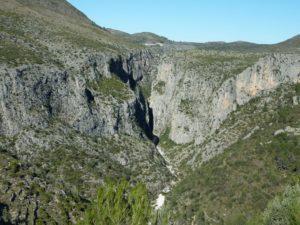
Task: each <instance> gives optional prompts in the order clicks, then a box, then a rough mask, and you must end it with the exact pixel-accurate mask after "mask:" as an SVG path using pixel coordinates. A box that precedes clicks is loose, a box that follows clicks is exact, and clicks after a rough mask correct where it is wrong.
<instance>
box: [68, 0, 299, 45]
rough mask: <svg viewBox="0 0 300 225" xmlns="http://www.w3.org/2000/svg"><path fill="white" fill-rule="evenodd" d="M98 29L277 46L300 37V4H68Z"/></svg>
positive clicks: (118, 0)
mask: <svg viewBox="0 0 300 225" xmlns="http://www.w3.org/2000/svg"><path fill="white" fill-rule="evenodd" d="M68 1H69V2H70V3H71V4H73V5H74V6H75V7H77V8H78V9H80V10H81V11H82V12H84V13H85V14H86V15H87V16H88V17H89V18H90V19H92V20H93V21H95V22H96V23H97V24H98V25H100V26H104V27H109V28H114V29H118V30H122V31H125V32H128V33H136V32H142V31H149V32H153V33H156V34H159V35H163V36H165V37H167V38H169V39H171V40H176V41H194V42H207V41H227V42H230V41H238V40H243V41H250V42H256V43H277V42H280V41H283V40H285V39H288V38H290V37H292V36H295V35H297V34H300V0H68Z"/></svg>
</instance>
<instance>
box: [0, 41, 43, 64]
mask: <svg viewBox="0 0 300 225" xmlns="http://www.w3.org/2000/svg"><path fill="white" fill-rule="evenodd" d="M0 62H3V63H7V64H9V65H12V66H18V65H22V64H28V63H31V64H42V63H43V60H42V56H41V55H39V54H38V53H37V52H35V51H33V50H31V49H30V48H28V47H25V46H24V45H20V44H17V43H14V42H12V41H7V40H3V41H1V42H0Z"/></svg>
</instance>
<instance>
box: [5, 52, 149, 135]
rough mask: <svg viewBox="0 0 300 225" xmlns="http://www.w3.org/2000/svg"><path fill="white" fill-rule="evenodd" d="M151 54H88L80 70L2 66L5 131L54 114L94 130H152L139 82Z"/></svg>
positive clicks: (41, 124) (42, 123)
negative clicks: (10, 67)
mask: <svg viewBox="0 0 300 225" xmlns="http://www.w3.org/2000/svg"><path fill="white" fill-rule="evenodd" d="M145 55H146V56H145ZM147 57H148V55H147V54H146V53H140V54H137V55H130V56H129V57H128V58H123V57H121V56H118V57H111V58H109V57H107V56H106V57H105V56H97V57H90V58H89V59H88V60H87V62H86V63H85V64H84V65H82V66H81V68H80V70H76V69H69V70H61V69H59V68H57V67H47V66H23V67H19V68H17V69H8V68H5V67H2V68H1V70H0V71H1V72H0V73H1V78H0V85H1V91H0V104H1V107H0V115H1V122H0V132H1V134H2V135H8V136H12V135H15V134H17V133H18V132H19V131H20V130H22V129H23V128H25V127H28V126H32V127H35V128H45V127H47V126H48V125H49V122H51V120H59V121H61V122H63V123H64V124H67V125H68V126H70V127H73V128H75V129H76V130H78V131H80V132H82V133H86V134H92V135H96V136H105V135H106V136H107V135H109V136H110V135H113V134H116V133H122V134H129V135H135V134H136V135H138V134H139V133H140V134H142V133H146V134H147V136H151V135H152V129H151V126H152V125H151V126H150V124H149V108H148V105H147V102H146V101H145V99H144V97H143V95H142V93H141V92H140V90H139V89H138V88H137V84H138V83H139V82H140V81H141V80H142V78H143V75H144V74H145V71H146V70H147V69H148V67H147V66H148V60H149V58H147ZM149 57H150V56H149ZM114 88H117V89H116V90H115V93H114V94H115V95H111V94H110V91H114V90H113V89H114ZM139 130H140V131H139Z"/></svg>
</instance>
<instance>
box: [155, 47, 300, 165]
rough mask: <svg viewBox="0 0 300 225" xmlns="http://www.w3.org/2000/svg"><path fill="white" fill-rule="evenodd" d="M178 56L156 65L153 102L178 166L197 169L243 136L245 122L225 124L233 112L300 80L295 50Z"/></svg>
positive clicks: (158, 129) (161, 131) (158, 127)
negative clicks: (232, 124)
mask: <svg viewBox="0 0 300 225" xmlns="http://www.w3.org/2000/svg"><path fill="white" fill-rule="evenodd" d="M176 57H177V58H176ZM260 57H261V58H260ZM174 59H175V60H173V61H170V60H169V59H168V58H167V59H166V60H165V61H163V62H162V64H161V65H160V66H159V67H158V73H157V77H156V79H155V81H154V82H153V85H152V95H151V97H150V106H151V108H152V109H153V114H154V133H155V134H156V135H158V136H161V142H160V146H161V147H162V148H164V149H165V151H166V154H167V156H168V158H170V159H171V161H173V163H174V165H177V167H180V166H183V167H186V166H192V167H197V165H200V164H201V163H202V162H203V161H207V160H209V159H211V158H212V157H214V156H215V155H216V154H219V153H221V152H222V151H223V149H224V148H226V147H228V146H230V145H231V144H233V143H234V142H236V141H237V140H238V139H239V138H241V137H240V133H239V132H237V133H236V132H235V131H234V129H235V128H234V127H236V126H242V125H238V124H236V125H234V126H233V127H229V128H227V127H224V126H222V124H223V122H224V121H225V120H226V119H227V118H228V116H229V114H230V113H231V112H233V111H236V110H238V109H239V108H240V107H242V106H243V105H246V104H247V103H248V102H250V101H251V100H252V99H254V98H257V97H260V96H262V95H268V93H272V91H273V90H275V89H276V88H277V87H279V86H281V85H290V84H295V83H298V82H299V81H300V80H299V79H300V64H299V62H300V57H299V55H295V54H293V55H285V54H275V55H268V56H264V55H261V54H249V53H247V54H241V53H225V52H214V53H211V52H198V51H196V52H195V51H192V52H191V51H188V52H184V53H177V54H176V55H175V57H174ZM256 61H257V62H256ZM252 64H253V66H252ZM245 128H248V129H252V128H254V127H247V126H245ZM228 132H230V135H228Z"/></svg>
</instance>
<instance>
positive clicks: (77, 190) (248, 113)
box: [0, 0, 300, 224]
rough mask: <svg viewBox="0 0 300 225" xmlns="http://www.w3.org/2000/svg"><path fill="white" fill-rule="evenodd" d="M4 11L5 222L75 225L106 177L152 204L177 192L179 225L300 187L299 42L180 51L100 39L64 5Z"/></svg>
mask: <svg viewBox="0 0 300 225" xmlns="http://www.w3.org/2000/svg"><path fill="white" fill-rule="evenodd" d="M0 5H1V9H0V86H1V88H0V136H1V138H0V172H1V173H0V223H4V224H74V223H76V221H78V220H80V218H81V216H82V214H83V211H84V210H85V209H86V207H87V206H88V205H89V204H90V202H91V200H92V196H94V195H95V192H96V189H97V187H98V186H99V185H101V184H102V183H103V180H104V179H105V178H106V177H112V178H117V179H118V178H120V177H125V178H126V179H128V180H129V181H130V182H131V183H136V182H138V181H140V182H143V183H145V184H146V185H147V187H148V189H149V192H150V194H151V198H152V199H153V202H154V199H155V198H156V197H157V196H158V194H160V195H159V197H160V199H164V198H163V197H164V196H163V195H162V193H160V192H162V191H164V192H167V190H168V188H169V187H172V188H174V190H171V192H170V193H169V195H168V196H167V202H166V203H167V208H166V209H167V210H169V211H170V212H171V222H172V221H174V223H175V224H191V223H194V224H196V223H200V224H201V222H203V221H202V219H203V215H204V219H205V224H214V223H221V224H222V223H227V222H228V221H230V220H231V219H232V218H231V217H234V216H235V215H236V214H237V212H236V211H235V210H234V209H235V208H236V207H237V206H238V207H240V209H241V211H242V212H238V213H240V214H241V215H242V217H243V219H244V218H247V219H248V218H250V217H252V216H253V215H255V213H256V212H257V211H258V210H259V209H263V208H264V207H265V205H266V202H267V200H268V199H270V198H271V197H273V196H274V195H275V194H276V193H278V192H279V191H280V190H282V187H283V186H284V185H286V184H287V183H289V182H291V181H292V180H293V179H294V177H296V178H298V177H299V176H298V175H299V174H298V163H299V155H298V153H299V139H298V129H299V124H298V122H299V118H298V115H299V109H298V106H297V104H299V103H300V100H299V84H298V83H299V81H300V56H299V54H298V53H297V51H298V49H297V45H298V41H297V40H298V38H297V37H295V38H293V39H291V40H289V41H287V42H283V43H280V44H278V45H257V44H252V43H245V42H236V43H206V44H194V43H176V42H169V41H168V40H167V39H166V38H163V37H159V36H157V35H155V34H152V33H141V34H134V35H129V34H126V33H124V32H120V31H114V30H111V29H104V28H101V27H99V26H97V25H95V24H94V23H93V22H92V21H90V20H89V19H88V18H87V17H86V16H85V15H83V14H82V13H81V12H79V11H78V10H77V9H75V8H74V7H73V6H71V5H70V4H69V3H67V2H66V1H58V0H50V1H45V0H41V1H37V0H25V1H21V0H18V1H17V0H0ZM157 42H163V43H167V44H166V45H165V46H164V47H163V48H159V46H158V47H155V48H152V47H149V48H148V47H146V46H145V43H150V44H153V43H154V44H155V43H157ZM293 104H294V106H292V105H293ZM285 107H287V108H285ZM290 116H292V118H290ZM281 117H282V118H281ZM271 123H272V124H271ZM285 125H290V126H291V127H286V126H285ZM277 129H284V130H283V131H282V130H280V131H279V133H280V132H283V133H288V135H287V136H284V135H281V136H278V135H276V136H274V135H273V133H274V132H275V131H276V130H277ZM290 131H291V132H290ZM270 141H271V143H269V142H270ZM260 143H263V145H262V146H263V149H262V148H260V145H261V144H260ZM272 143H273V144H274V145H275V147H276V146H280V148H279V149H278V151H277V150H276V149H275V150H274V148H275V147H274V146H273V144H272ZM281 147H282V148H286V149H288V151H289V153H290V154H288V156H287V155H285V152H284V151H283V150H282V148H281ZM260 150H263V151H262V152H260ZM273 157H275V158H276V159H275V160H274V159H273ZM248 161H249V162H248ZM230 162H231V164H230ZM241 162H242V163H241ZM256 164H257V165H258V167H257V168H263V166H265V167H266V168H268V169H269V170H268V171H267V172H266V173H263V174H261V176H260V175H259V174H258V171H257V168H254V169H253V167H254V166H255V165H256ZM278 165H279V166H278ZM276 166H277V167H276ZM244 167H245V168H244ZM282 169H283V170H284V172H282ZM244 173H248V174H247V175H248V176H245V177H244V179H243V180H242V181H245V182H243V183H241V179H236V177H240V176H242V175H244ZM225 176H226V177H227V178H228V179H229V180H230V182H229V183H225V188H226V192H222V190H223V189H222V188H221V187H222V185H223V183H224V182H223V180H222V179H223V178H224V177H225ZM258 176H259V178H257V177H258ZM282 176H284V179H283V178H282ZM273 178H274V179H275V181H276V182H274V183H272V180H271V179H273ZM253 180H254V187H250V188H247V185H248V183H247V182H250V181H253ZM174 181H176V182H174ZM258 187H259V188H261V190H263V191H265V192H267V191H272V192H271V195H267V196H266V195H264V193H260V192H259V191H258V190H257V188H258ZM271 187H274V188H275V190H271ZM238 188H241V190H240V191H238ZM246 192H250V194H249V195H247V196H246V197H245V196H244V195H245V193H246ZM235 193H236V195H235ZM164 194H165V193H164ZM257 195H259V196H260V195H262V196H263V197H262V199H261V202H259V203H257V202H256V200H257ZM236 199H239V200H240V201H241V202H240V203H238V204H237V203H236V201H237V200H236ZM200 202H203V205H200ZM204 203H205V204H204ZM217 203H220V207H219V208H218V209H217V210H216V209H215V208H214V206H215V205H217ZM160 206H162V204H160ZM173 206H175V207H173ZM246 211H248V213H245V212H246ZM198 212H199V213H198ZM224 214H225V215H224ZM240 214H239V215H240ZM199 215H200V217H199V218H198V216H199ZM201 216H202V217H201ZM207 218H208V219H207ZM209 218H212V220H210V219H209ZM228 223H229V222H228Z"/></svg>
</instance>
